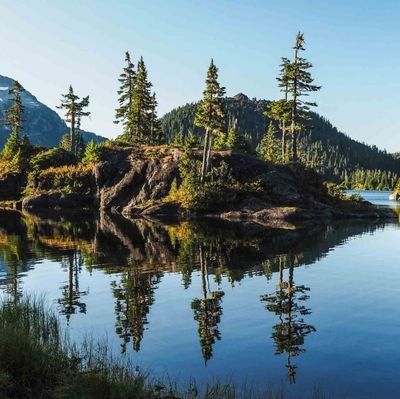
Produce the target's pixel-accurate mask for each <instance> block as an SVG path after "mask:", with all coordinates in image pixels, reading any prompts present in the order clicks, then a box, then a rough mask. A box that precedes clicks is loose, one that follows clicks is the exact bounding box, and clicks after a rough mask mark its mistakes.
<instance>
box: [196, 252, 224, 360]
mask: <svg viewBox="0 0 400 399" xmlns="http://www.w3.org/2000/svg"><path fill="white" fill-rule="evenodd" d="M199 259H200V272H201V285H202V298H201V299H198V298H195V299H193V301H192V309H193V312H194V319H195V320H196V321H197V322H198V324H199V329H198V332H199V336H200V345H201V351H202V354H203V358H204V361H205V363H206V364H207V362H208V360H210V359H211V358H212V356H213V344H214V343H215V340H220V339H221V334H220V331H219V329H218V324H219V323H220V321H221V316H222V306H221V303H222V297H223V296H224V292H223V291H211V290H210V284H209V280H208V259H207V256H206V253H205V251H204V248H203V247H202V246H201V245H200V248H199Z"/></svg>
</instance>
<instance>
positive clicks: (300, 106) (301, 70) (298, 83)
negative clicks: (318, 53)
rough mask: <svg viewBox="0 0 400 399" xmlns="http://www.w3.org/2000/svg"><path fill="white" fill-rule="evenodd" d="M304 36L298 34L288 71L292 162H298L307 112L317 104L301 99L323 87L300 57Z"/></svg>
mask: <svg viewBox="0 0 400 399" xmlns="http://www.w3.org/2000/svg"><path fill="white" fill-rule="evenodd" d="M304 45H305V41H304V35H303V34H302V33H300V32H299V33H298V34H297V36H296V42H295V45H294V47H293V49H294V61H293V62H292V63H291V64H290V66H289V69H288V79H289V85H288V92H289V93H291V94H292V102H291V105H292V111H291V134H292V151H293V154H292V160H293V161H294V162H297V159H298V156H297V133H298V131H299V130H301V129H302V124H301V121H304V120H307V119H308V116H307V112H308V111H309V109H310V107H314V106H316V105H317V104H316V103H311V102H306V101H303V100H301V97H303V96H308V95H309V94H308V93H310V92H315V91H318V90H319V89H320V88H321V87H320V86H316V85H313V81H314V79H313V78H312V77H311V73H310V72H309V69H310V68H311V67H312V64H311V63H310V62H308V61H307V60H306V59H305V58H303V57H300V56H299V51H304V50H305V47H304Z"/></svg>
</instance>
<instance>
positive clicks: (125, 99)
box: [114, 51, 136, 140]
mask: <svg viewBox="0 0 400 399" xmlns="http://www.w3.org/2000/svg"><path fill="white" fill-rule="evenodd" d="M125 62H126V66H125V68H124V69H123V71H122V73H121V75H120V76H119V79H118V81H119V82H120V88H119V90H118V95H119V98H118V103H119V107H118V108H117V109H116V110H115V121H114V123H116V124H118V123H122V125H123V127H124V134H125V135H126V137H127V139H128V140H132V138H133V135H134V126H133V123H132V121H131V119H132V103H133V90H134V87H135V78H136V73H135V66H134V64H133V63H132V61H131V56H130V54H129V52H128V51H127V52H126V53H125Z"/></svg>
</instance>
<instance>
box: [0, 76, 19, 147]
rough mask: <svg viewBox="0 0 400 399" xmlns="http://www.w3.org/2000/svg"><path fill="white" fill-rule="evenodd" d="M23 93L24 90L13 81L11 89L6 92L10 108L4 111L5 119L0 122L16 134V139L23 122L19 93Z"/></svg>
mask: <svg viewBox="0 0 400 399" xmlns="http://www.w3.org/2000/svg"><path fill="white" fill-rule="evenodd" d="M24 91H25V89H24V88H23V87H22V86H21V85H20V83H19V82H18V81H17V80H14V81H13V84H12V86H11V89H10V90H9V91H8V94H10V96H11V97H10V99H9V101H10V102H11V106H10V107H9V108H8V109H7V110H6V117H5V118H4V119H3V121H2V122H3V124H4V125H6V126H10V127H11V129H12V130H13V131H15V132H16V135H17V137H18V139H19V138H20V132H21V129H22V122H23V118H22V117H23V114H24V106H23V105H22V99H21V93H22V92H24Z"/></svg>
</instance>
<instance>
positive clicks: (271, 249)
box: [0, 211, 383, 382]
mask: <svg viewBox="0 0 400 399" xmlns="http://www.w3.org/2000/svg"><path fill="white" fill-rule="evenodd" d="M382 227H383V224H371V223H369V224H368V223H363V222H357V223H352V224H348V223H338V224H333V225H321V226H316V225H314V226H305V227H302V228H300V229H292V228H289V229H287V228H279V229H277V228H266V227H265V226H257V225H253V224H231V223H228V222H218V223H217V222H212V223H211V222H184V223H180V224H161V223H157V222H152V221H148V220H143V219H140V220H130V221H129V220H127V219H123V218H120V217H118V216H115V215H101V217H100V218H99V219H98V220H97V219H94V220H93V221H90V222H88V221H84V222H83V221H82V220H79V218H78V219H75V220H74V219H69V218H68V219H67V218H63V217H58V218H57V219H55V218H53V217H45V218H43V217H41V218H39V217H35V216H32V215H21V214H19V213H18V212H11V211H0V286H1V287H2V289H3V291H4V292H6V293H7V294H8V295H10V296H11V297H12V298H13V300H15V301H17V300H18V299H19V298H20V297H21V295H22V292H23V290H22V287H21V280H22V278H23V276H24V275H25V274H26V273H28V272H29V270H30V269H31V268H34V267H35V264H36V262H37V261H39V260H42V259H51V260H53V261H55V262H58V263H59V264H60V265H61V268H62V269H63V270H65V271H66V275H67V281H66V282H65V283H63V285H62V286H61V296H60V297H59V299H58V301H57V304H58V308H59V311H60V314H61V315H63V316H64V317H65V318H66V320H67V321H68V322H69V323H72V319H71V317H72V315H74V314H77V313H81V314H85V313H86V312H87V311H88V305H87V303H88V302H87V301H86V298H87V297H88V296H89V289H88V288H87V287H82V284H81V281H80V277H81V274H82V272H83V271H84V270H85V269H87V270H89V271H92V270H94V269H96V270H101V271H102V272H103V273H104V274H105V275H112V282H111V287H110V290H111V293H112V296H113V298H114V315H115V319H114V324H115V332H116V335H117V336H118V337H119V339H120V341H121V342H120V343H121V351H122V352H126V351H128V348H129V347H130V345H129V344H130V343H132V344H131V345H132V349H133V350H134V351H136V352H139V351H140V348H141V343H142V340H143V338H144V335H145V334H146V329H147V328H149V312H150V310H151V308H152V306H153V305H154V304H155V302H156V299H157V289H158V288H159V287H161V285H162V279H163V277H164V276H165V274H166V273H170V272H173V273H179V274H180V276H181V279H182V285H183V287H184V288H185V289H189V287H191V285H192V283H193V279H194V278H197V276H198V278H199V281H200V289H199V292H198V293H197V294H195V298H194V299H192V300H191V302H190V303H188V307H189V306H190V307H191V310H192V312H193V319H194V320H193V319H192V321H193V322H194V323H196V327H197V332H198V336H199V337H198V339H199V342H200V348H201V353H202V356H203V359H204V362H205V363H206V364H207V362H209V361H210V360H211V359H212V358H213V347H214V345H215V343H216V342H217V341H218V340H221V339H222V333H221V330H222V328H221V325H223V299H224V298H225V296H227V294H226V292H225V293H224V290H222V288H221V282H222V280H223V279H226V280H228V281H229V283H230V285H231V286H232V287H235V284H237V283H239V282H241V281H242V280H243V279H245V278H251V277H252V276H265V277H266V278H267V279H268V280H269V279H271V277H272V275H273V274H274V273H278V276H279V282H278V284H277V287H276V289H275V290H271V289H268V290H267V292H268V293H267V294H265V295H263V296H262V297H261V300H262V301H263V302H265V305H266V309H267V310H268V312H270V315H271V316H273V317H274V318H275V319H276V320H275V325H274V326H273V328H272V331H271V337H272V340H273V342H274V347H275V353H276V354H277V355H285V356H286V367H287V371H288V376H289V379H290V381H291V382H295V380H296V369H297V364H296V362H295V359H294V358H296V357H297V356H299V355H300V354H301V353H303V352H304V351H305V350H306V347H305V343H306V340H305V337H306V336H307V335H309V334H310V333H312V332H315V331H316V329H315V328H314V326H312V325H310V324H309V323H308V322H307V316H308V315H309V314H310V313H311V309H310V307H309V306H307V300H308V298H309V292H310V287H308V286H306V285H301V284H299V285H297V284H296V283H295V278H294V275H295V269H296V267H298V266H302V265H310V264H313V263H315V262H316V261H317V260H318V259H320V258H321V257H323V256H325V255H326V254H327V253H328V252H329V251H330V250H331V249H332V248H334V247H335V246H337V245H342V244H343V243H344V242H346V240H348V239H349V237H352V236H354V235H357V234H365V233H371V232H373V231H375V230H376V229H379V228H382ZM268 285H269V284H268ZM233 292H234V291H233ZM258 294H261V292H260V293H258ZM258 294H257V295H258ZM257 304H258V303H257V299H256V300H254V306H257ZM250 306H251V304H250ZM251 311H252V309H251V308H249V314H251ZM226 334H229V331H224V335H226Z"/></svg>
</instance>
